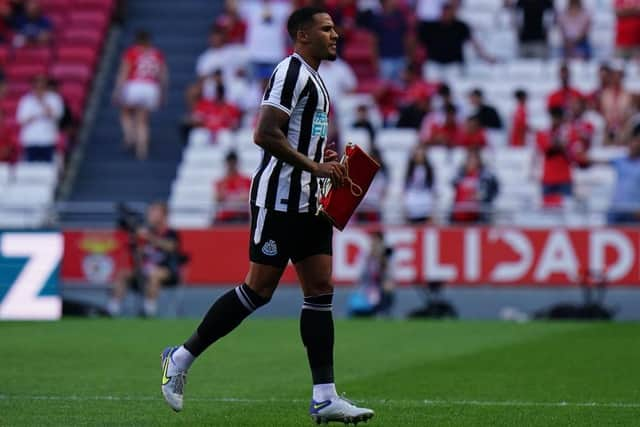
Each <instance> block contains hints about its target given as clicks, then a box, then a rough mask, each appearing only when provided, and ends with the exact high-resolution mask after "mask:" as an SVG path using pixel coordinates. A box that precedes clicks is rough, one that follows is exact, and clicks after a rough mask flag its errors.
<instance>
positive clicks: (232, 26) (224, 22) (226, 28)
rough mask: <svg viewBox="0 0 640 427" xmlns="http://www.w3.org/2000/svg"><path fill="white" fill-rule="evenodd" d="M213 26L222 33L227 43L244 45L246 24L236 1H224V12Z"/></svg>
mask: <svg viewBox="0 0 640 427" xmlns="http://www.w3.org/2000/svg"><path fill="white" fill-rule="evenodd" d="M215 26H216V28H218V29H220V30H221V31H222V33H223V34H224V38H225V40H226V42H227V43H230V44H244V41H245V37H246V33H247V23H246V22H245V21H244V19H242V16H241V15H240V10H239V8H238V0H225V2H224V11H223V12H222V13H221V14H220V15H218V17H217V18H216V22H215Z"/></svg>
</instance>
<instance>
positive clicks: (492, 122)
mask: <svg viewBox="0 0 640 427" xmlns="http://www.w3.org/2000/svg"><path fill="white" fill-rule="evenodd" d="M469 103H470V104H471V114H470V115H471V116H476V117H477V118H478V119H479V120H480V125H481V126H482V127H485V128H489V129H502V119H501V118H500V114H498V110H496V109H495V107H493V106H491V105H489V104H487V103H486V102H485V100H484V95H483V93H482V90H481V89H479V88H475V89H473V90H472V91H471V92H470V93H469Z"/></svg>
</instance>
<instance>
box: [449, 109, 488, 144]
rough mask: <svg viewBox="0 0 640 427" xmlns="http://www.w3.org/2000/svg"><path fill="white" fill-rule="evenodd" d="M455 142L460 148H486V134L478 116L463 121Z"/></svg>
mask: <svg viewBox="0 0 640 427" xmlns="http://www.w3.org/2000/svg"><path fill="white" fill-rule="evenodd" d="M456 142H457V144H458V145H459V146H461V147H466V148H471V149H477V148H484V147H486V146H487V134H486V132H485V130H484V126H482V122H481V120H480V117H479V116H477V115H475V116H469V117H468V118H467V119H466V120H465V123H464V126H463V127H462V130H461V131H460V135H459V137H458V140H457V141H456Z"/></svg>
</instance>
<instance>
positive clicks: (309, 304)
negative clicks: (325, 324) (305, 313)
mask: <svg viewBox="0 0 640 427" xmlns="http://www.w3.org/2000/svg"><path fill="white" fill-rule="evenodd" d="M302 309H303V310H313V311H332V310H333V294H325V295H318V296H315V297H305V298H304V303H302Z"/></svg>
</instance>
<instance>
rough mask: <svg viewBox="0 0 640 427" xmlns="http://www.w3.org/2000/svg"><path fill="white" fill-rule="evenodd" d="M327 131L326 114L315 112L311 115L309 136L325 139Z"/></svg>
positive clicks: (327, 120)
mask: <svg viewBox="0 0 640 427" xmlns="http://www.w3.org/2000/svg"><path fill="white" fill-rule="evenodd" d="M328 129H329V118H328V117H327V113H325V112H324V111H322V110H316V112H315V114H314V115H313V125H312V126H311V136H319V137H322V138H326V137H327V131H328Z"/></svg>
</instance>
